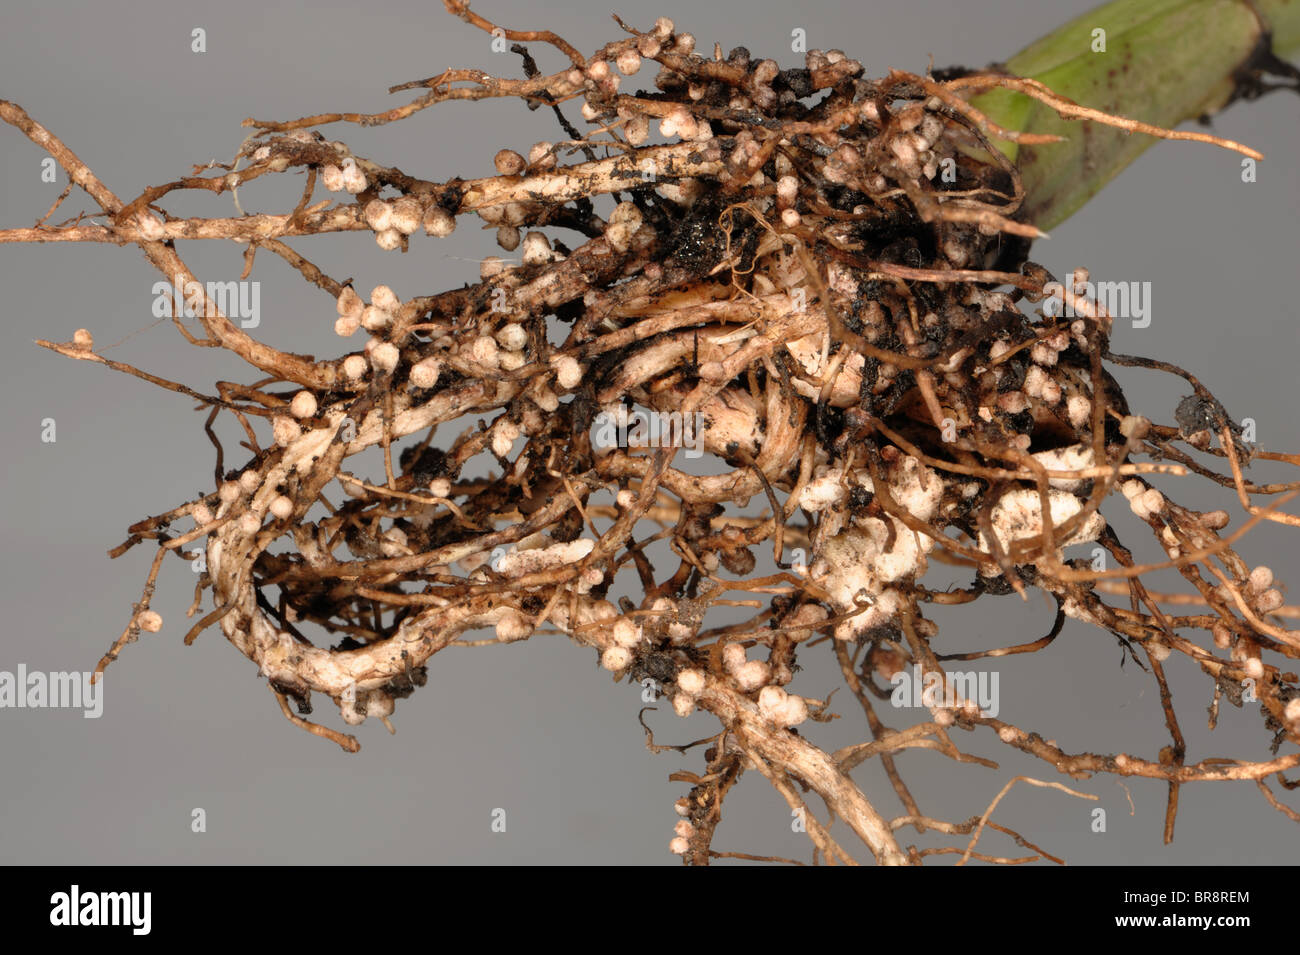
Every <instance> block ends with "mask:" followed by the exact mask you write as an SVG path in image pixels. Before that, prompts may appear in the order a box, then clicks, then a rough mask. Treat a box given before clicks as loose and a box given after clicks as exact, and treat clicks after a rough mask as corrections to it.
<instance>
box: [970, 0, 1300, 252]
mask: <svg viewBox="0 0 1300 955" xmlns="http://www.w3.org/2000/svg"><path fill="white" fill-rule="evenodd" d="M1256 12H1258V16H1257V15H1256ZM1261 21H1263V22H1262V23H1261ZM1265 29H1269V30H1271V31H1272V39H1273V51H1274V52H1275V53H1277V54H1278V55H1279V56H1283V55H1286V54H1287V53H1290V52H1293V51H1295V50H1296V49H1297V48H1298V47H1300V0H1254V3H1253V10H1252V5H1251V4H1248V3H1247V2H1246V0H1115V2H1113V3H1107V4H1104V5H1102V6H1100V7H1097V8H1096V9H1094V10H1091V11H1089V12H1088V13H1085V14H1084V15H1083V16H1081V17H1079V18H1077V19H1075V20H1073V21H1071V22H1070V23H1067V24H1065V25H1064V26H1062V27H1060V28H1059V29H1057V30H1054V31H1053V32H1052V33H1050V34H1048V35H1047V36H1045V37H1043V38H1042V39H1040V40H1038V41H1037V42H1035V43H1032V44H1031V45H1029V46H1028V47H1026V48H1025V49H1024V50H1022V51H1021V52H1019V53H1017V54H1016V55H1015V56H1014V57H1012V58H1011V59H1010V60H1008V61H1007V62H1006V64H1005V66H1006V69H1007V71H1008V72H1010V73H1012V74H1014V75H1016V76H1021V77H1028V78H1032V79H1036V80H1039V81H1040V82H1042V83H1044V84H1046V85H1047V86H1048V87H1049V88H1050V89H1051V90H1053V91H1054V92H1056V93H1058V94H1060V95H1061V96H1065V97H1067V98H1069V99H1071V100H1073V101H1074V102H1076V103H1079V104H1081V105H1084V106H1090V107H1093V108H1095V109H1099V110H1102V111H1104V112H1107V113H1114V114H1116V115H1119V116H1125V117H1128V118H1131V119H1137V120H1141V121H1143V122H1147V123H1151V124H1153V125H1156V126H1163V127H1166V128H1173V127H1175V126H1177V125H1178V124H1179V123H1182V122H1185V121H1186V120H1189V119H1196V118H1199V117H1202V116H1209V115H1212V114H1213V113H1215V112H1217V111H1218V110H1220V109H1222V108H1223V107H1224V106H1225V105H1226V104H1227V102H1228V100H1229V98H1230V97H1231V95H1232V92H1233V90H1234V88H1235V87H1236V82H1235V80H1234V75H1235V74H1236V72H1237V70H1238V69H1239V68H1241V67H1242V66H1243V65H1244V64H1246V63H1247V62H1248V61H1249V60H1250V58H1251V55H1252V54H1253V53H1255V52H1256V51H1257V49H1258V48H1259V43H1260V40H1261V37H1262V35H1263V32H1264V30H1265ZM1099 31H1104V33H1103V32H1099ZM972 103H973V104H974V105H975V106H977V107H978V108H979V109H980V110H981V111H983V112H984V113H985V115H987V116H988V117H989V118H990V119H992V120H993V121H994V122H995V123H997V124H999V125H1000V126H1003V127H1005V128H1007V129H1014V130H1016V131H1018V132H1032V133H1051V134H1055V135H1058V136H1064V137H1066V140H1067V141H1066V142H1061V143H1053V144H1050V145H1047V146H1022V147H1017V145H1016V144H1015V143H1012V142H1008V141H1005V140H999V141H997V143H996V144H997V146H998V147H999V148H1000V149H1001V150H1002V151H1003V152H1005V153H1006V154H1007V155H1008V156H1009V157H1010V158H1012V159H1013V160H1016V162H1017V164H1018V165H1019V167H1020V171H1021V174H1022V176H1023V178H1024V185H1025V190H1026V199H1025V213H1026V217H1027V218H1028V220H1029V221H1030V222H1033V223H1034V224H1035V225H1037V226H1038V227H1039V228H1040V229H1050V228H1052V227H1053V226H1055V225H1056V224H1058V223H1060V222H1062V221H1064V220H1065V219H1066V218H1068V217H1069V216H1070V215H1071V214H1072V213H1074V212H1075V211H1076V210H1077V209H1079V208H1080V207H1081V206H1082V205H1083V204H1084V203H1086V202H1087V201H1088V200H1089V199H1091V198H1092V197H1093V196H1094V195H1095V194H1096V193H1097V192H1098V191H1100V190H1101V188H1102V187H1103V186H1104V185H1106V183H1108V182H1110V180H1111V179H1113V178H1114V177H1115V176H1116V175H1118V174H1119V172H1120V171H1121V170H1122V169H1123V168H1124V167H1125V166H1127V165H1128V164H1129V163H1131V162H1132V161H1133V160H1134V159H1136V158H1137V157H1138V156H1139V155H1140V154H1141V153H1142V152H1143V151H1144V150H1146V149H1147V148H1149V147H1150V146H1151V145H1153V144H1154V143H1155V142H1156V140H1155V139H1154V138H1152V137H1150V136H1145V135H1142V134H1134V135H1129V134H1126V133H1124V132H1123V131H1121V130H1117V129H1113V128H1109V127H1103V126H1099V125H1097V124H1095V123H1089V122H1079V121H1066V120H1063V119H1061V118H1060V117H1059V116H1057V115H1056V113H1055V112H1054V111H1052V109H1051V108H1050V107H1048V106H1045V105H1043V104H1042V103H1039V102H1037V101H1036V100H1033V99H1031V98H1030V97H1028V96H1025V95H1023V94H1021V93H1014V92H1011V91H1008V90H992V91H989V92H987V93H983V94H980V95H979V96H976V97H974V98H973V99H972Z"/></svg>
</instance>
